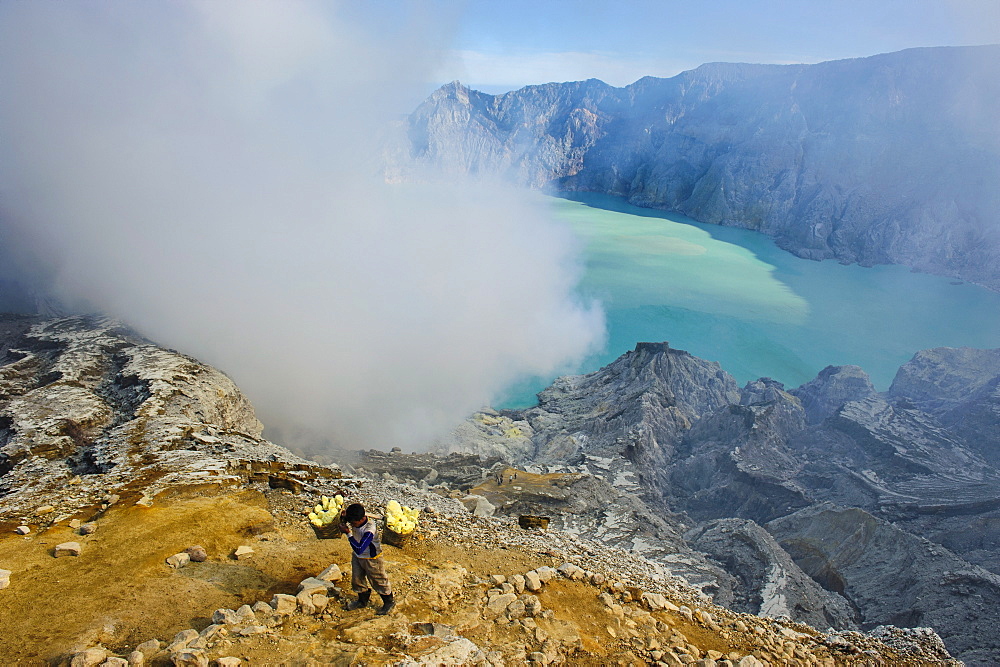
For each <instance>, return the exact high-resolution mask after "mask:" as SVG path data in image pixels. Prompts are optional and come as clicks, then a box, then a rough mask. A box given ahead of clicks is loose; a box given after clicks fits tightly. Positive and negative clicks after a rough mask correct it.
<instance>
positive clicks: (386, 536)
mask: <svg viewBox="0 0 1000 667" xmlns="http://www.w3.org/2000/svg"><path fill="white" fill-rule="evenodd" d="M411 535H413V533H406V534H405V535H403V534H401V533H397V532H396V531H394V530H393V529H392V528H383V529H382V543H383V544H391V545H392V546H394V547H396V548H397V549H402V548H403V547H405V546H406V543H407V542H409V541H410V536H411Z"/></svg>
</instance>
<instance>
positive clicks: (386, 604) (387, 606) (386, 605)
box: [375, 593, 396, 616]
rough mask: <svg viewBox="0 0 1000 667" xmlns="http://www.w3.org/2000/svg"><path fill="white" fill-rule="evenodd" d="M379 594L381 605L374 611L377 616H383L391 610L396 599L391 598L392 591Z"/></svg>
mask: <svg viewBox="0 0 1000 667" xmlns="http://www.w3.org/2000/svg"><path fill="white" fill-rule="evenodd" d="M379 596H380V597H381V598H382V606H381V607H379V608H378V611H376V612H375V613H376V614H378V615H379V616H385V615H386V614H388V613H389V612H390V611H392V608H393V607H395V606H396V601H395V600H393V599H392V593H389V594H388V595H382V594H381V593H379Z"/></svg>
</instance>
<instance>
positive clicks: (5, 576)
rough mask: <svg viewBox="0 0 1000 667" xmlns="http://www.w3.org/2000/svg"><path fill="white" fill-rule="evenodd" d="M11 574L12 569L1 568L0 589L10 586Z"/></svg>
mask: <svg viewBox="0 0 1000 667" xmlns="http://www.w3.org/2000/svg"><path fill="white" fill-rule="evenodd" d="M11 574H12V572H11V571H10V570H0V589H4V588H7V587H8V586H10V575H11Z"/></svg>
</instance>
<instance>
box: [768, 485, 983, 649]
mask: <svg viewBox="0 0 1000 667" xmlns="http://www.w3.org/2000/svg"><path fill="white" fill-rule="evenodd" d="M767 529H768V531H769V532H770V533H771V534H772V535H774V537H775V539H777V541H778V543H779V544H781V545H782V547H784V549H785V550H786V551H788V552H789V553H790V554H791V555H792V557H793V558H795V561H796V562H797V563H798V564H799V565H800V566H801V567H802V568H803V569H804V570H805V571H806V572H807V573H809V575H810V576H812V577H813V578H814V579H816V580H817V581H820V582H822V583H823V584H824V586H825V587H826V588H828V589H831V590H839V591H840V592H841V593H843V594H844V595H845V596H846V597H848V598H849V599H850V600H851V602H852V603H853V604H854V605H855V607H856V608H857V609H858V612H859V613H860V615H861V619H862V622H863V623H864V624H865V625H867V626H869V627H870V626H874V625H877V624H889V623H892V624H895V625H899V626H903V627H921V626H932V627H934V628H935V629H937V630H938V632H939V633H940V634H941V635H942V636H943V637H946V638H947V639H946V642H947V644H948V647H949V650H950V651H952V652H953V653H954V654H956V655H960V656H962V659H963V660H965V661H966V662H967V663H969V664H990V663H992V662H995V659H996V656H997V654H998V653H1000V640H998V639H997V637H996V635H994V634H993V632H992V628H993V627H994V626H995V625H996V612H995V609H997V608H998V606H1000V576H997V575H996V574H994V573H992V572H988V571H986V570H984V569H983V568H980V567H977V566H974V565H970V564H969V563H968V562H966V561H965V560H963V559H961V558H959V557H957V556H956V555H955V554H953V553H951V552H949V551H948V550H947V549H945V548H943V547H941V546H940V545H937V544H934V543H932V542H930V541H928V540H924V539H921V538H919V537H916V536H914V535H911V534H909V533H907V532H905V531H903V530H900V529H899V528H896V527H895V526H893V525H891V524H889V523H887V522H885V521H881V520H879V519H877V518H875V517H873V516H871V515H870V514H868V513H867V512H864V511H862V510H859V509H853V508H840V507H836V506H833V505H818V506H814V507H810V508H808V509H804V510H800V511H799V512H796V513H794V514H791V515H789V516H786V517H782V518H780V519H775V520H774V521H772V522H771V523H769V524H768V525H767Z"/></svg>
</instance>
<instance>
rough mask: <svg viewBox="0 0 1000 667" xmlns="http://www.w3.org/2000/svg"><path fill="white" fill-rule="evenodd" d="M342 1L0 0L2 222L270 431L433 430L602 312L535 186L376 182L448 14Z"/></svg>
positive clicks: (63, 291)
mask: <svg viewBox="0 0 1000 667" xmlns="http://www.w3.org/2000/svg"><path fill="white" fill-rule="evenodd" d="M349 11H351V10H350V7H349V5H348V4H347V3H344V4H333V5H331V4H322V5H317V4H305V3H288V2H281V3H278V2H274V3H258V2H234V3H227V2H216V1H213V2H204V3H201V2H199V3H191V4H176V3H170V4H155V3H132V2H121V3H113V2H100V3H62V2H59V3H46V2H30V3H29V2H25V3H20V2H13V3H3V4H2V5H0V100H2V102H0V137H2V141H0V215H2V217H0V233H2V234H3V235H4V236H5V238H8V239H16V241H15V242H16V243H19V244H20V247H19V248H18V249H17V250H16V251H14V252H13V253H11V254H16V255H18V256H20V257H22V258H23V257H32V258H35V260H34V261H35V262H36V264H37V263H40V265H36V266H35V267H34V268H35V273H39V272H41V273H45V274H46V275H48V276H49V278H50V281H51V287H52V289H54V290H55V291H56V293H57V294H58V295H59V296H60V297H61V298H62V299H64V300H65V301H67V302H68V303H70V304H73V305H75V306H77V307H81V308H96V309H100V310H103V311H105V312H108V313H111V314H113V315H116V316H119V317H121V318H123V319H125V320H126V321H128V322H130V323H132V324H133V325H134V326H136V327H137V328H139V329H140V330H141V331H142V332H143V333H145V334H146V335H148V336H150V337H151V338H153V339H155V340H157V341H159V342H161V343H163V344H166V345H169V346H171V347H176V348H177V349H180V350H182V351H185V352H188V353H191V354H194V355H195V356H198V357H199V358H201V359H203V360H204V361H207V362H209V363H212V364H214V365H216V366H218V367H220V368H221V369H223V370H225V371H226V372H227V373H229V374H230V375H231V376H232V377H233V378H234V379H235V380H236V381H237V383H238V384H240V385H241V387H242V388H243V389H244V390H245V391H246V392H247V393H248V395H249V396H250V398H251V399H252V400H253V401H254V403H255V405H256V406H257V407H258V410H259V412H260V413H261V417H262V419H263V420H264V421H265V424H268V425H270V426H278V427H280V428H282V429H284V430H286V431H293V430H297V429H305V430H310V431H314V432H319V433H322V434H323V435H324V436H326V437H329V438H330V439H331V440H332V441H333V442H336V443H337V444H339V445H342V446H346V447H350V448H356V447H369V446H372V447H389V446H393V445H397V444H398V445H402V446H419V444H420V443H422V442H424V441H426V439H427V438H430V437H433V436H434V435H435V434H438V433H440V432H442V431H443V430H445V429H447V428H450V427H451V426H452V425H454V424H455V423H456V422H457V421H459V420H460V419H462V418H463V417H464V416H465V415H466V414H468V413H469V412H471V411H472V410H474V409H476V408H477V407H479V406H481V405H482V404H484V403H486V402H489V401H490V400H491V399H492V398H494V397H495V396H496V395H497V393H498V392H500V391H501V390H502V389H503V388H504V387H505V386H506V385H508V384H509V383H511V382H513V381H515V380H517V379H518V378H520V377H523V376H525V375H529V374H549V373H554V372H558V371H559V370H561V369H563V368H565V367H566V366H567V365H569V364H571V363H573V362H574V361H575V360H577V359H579V358H580V357H582V356H583V355H585V354H587V353H588V352H589V351H591V350H592V349H593V348H594V347H595V346H596V345H598V344H600V342H601V338H602V336H603V316H602V314H601V312H600V309H599V308H597V307H595V306H593V305H588V304H581V303H579V302H578V301H577V300H576V299H575V297H574V287H575V284H576V281H577V278H578V271H579V267H578V265H577V257H576V252H577V250H578V249H577V247H576V245H575V242H574V239H573V237H572V236H571V235H570V234H569V233H568V231H567V230H566V229H564V228H562V227H560V226H558V225H557V224H555V223H554V222H553V221H552V220H551V219H550V218H549V216H548V212H547V208H546V206H545V204H544V203H543V202H540V201H538V200H536V199H533V198H531V197H529V196H528V195H527V194H524V193H520V192H515V191H511V190H504V189H502V188H500V187H498V186H490V187H488V186H486V185H484V184H472V183H465V184H451V185H449V186H444V185H437V186H420V187H417V186H403V187H390V186H387V185H385V184H384V183H382V182H381V179H380V178H379V176H378V174H380V169H379V164H380V160H381V155H380V153H379V150H380V149H379V148H378V143H377V142H376V141H375V137H376V136H377V135H378V133H379V132H380V131H381V130H382V128H383V127H384V126H385V123H386V122H387V121H388V120H389V117H390V114H391V113H392V112H397V111H398V110H399V109H401V108H403V107H404V105H405V104H406V103H407V101H408V100H415V99H416V97H415V91H417V90H419V89H420V88H419V87H420V83H419V82H420V81H422V80H424V79H425V74H426V72H428V71H432V70H433V68H434V66H435V62H434V58H433V53H432V52H430V51H427V50H424V49H422V48H421V47H420V44H421V43H440V40H442V39H444V38H445V36H444V35H442V34H440V30H436V29H435V28H434V26H439V25H444V24H447V21H442V20H439V19H440V18H441V17H422V16H420V15H419V13H418V12H412V13H411V14H410V15H409V16H407V17H405V18H400V17H398V16H397V17H394V18H393V20H392V21H383V20H382V19H383V18H384V17H372V16H363V15H360V16H350V15H348V12H349ZM355 11H356V10H355ZM376 19H377V20H376ZM371 24H377V25H378V26H379V28H378V29H377V30H376V29H371ZM6 242H11V241H9V240H8V241H6ZM7 250H8V252H11V249H10V248H8V249H7ZM39 258H40V259H39Z"/></svg>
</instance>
